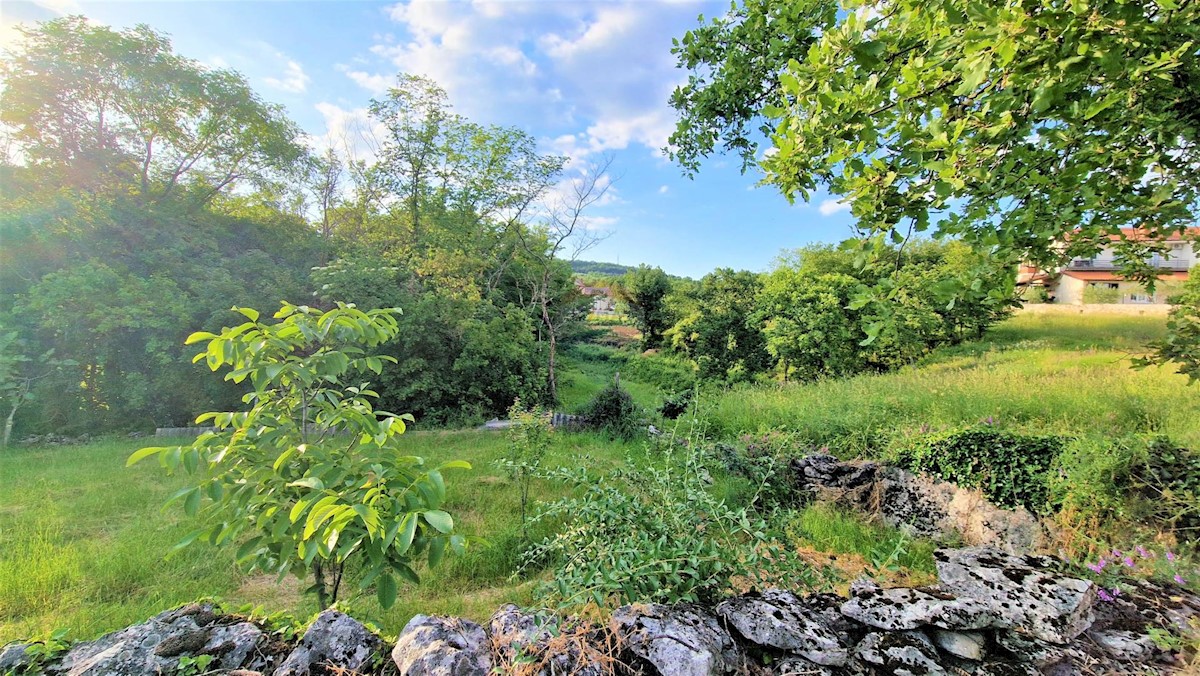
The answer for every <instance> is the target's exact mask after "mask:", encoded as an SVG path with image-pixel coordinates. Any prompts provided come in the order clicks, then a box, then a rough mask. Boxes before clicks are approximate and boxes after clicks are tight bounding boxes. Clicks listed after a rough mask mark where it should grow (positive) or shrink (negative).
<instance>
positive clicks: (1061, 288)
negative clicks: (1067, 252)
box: [1017, 228, 1200, 305]
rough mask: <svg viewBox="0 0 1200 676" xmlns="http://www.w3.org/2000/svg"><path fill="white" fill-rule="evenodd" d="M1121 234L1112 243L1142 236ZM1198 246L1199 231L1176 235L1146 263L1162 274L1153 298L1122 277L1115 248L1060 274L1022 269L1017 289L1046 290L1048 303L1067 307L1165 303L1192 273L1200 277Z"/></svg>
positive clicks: (1068, 265)
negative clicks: (1101, 304) (1085, 304)
mask: <svg viewBox="0 0 1200 676" xmlns="http://www.w3.org/2000/svg"><path fill="white" fill-rule="evenodd" d="M1121 233H1122V234H1121V235H1112V236H1111V237H1110V239H1111V240H1112V241H1114V242H1116V241H1119V240H1121V239H1137V238H1138V237H1139V234H1140V233H1139V232H1138V231H1137V230H1134V229H1122V231H1121ZM1198 242H1200V228H1191V229H1189V230H1188V231H1186V232H1184V233H1182V234H1180V233H1175V234H1172V235H1170V236H1168V237H1167V238H1166V239H1165V241H1164V242H1163V243H1164V248H1165V251H1164V252H1163V254H1162V255H1159V254H1155V255H1153V256H1151V257H1150V258H1149V259H1148V260H1147V261H1146V262H1147V263H1149V264H1150V265H1152V266H1154V268H1156V269H1157V270H1158V271H1159V274H1158V279H1159V281H1160V282H1161V284H1159V285H1157V286H1156V287H1155V292H1154V293H1153V294H1151V293H1149V292H1147V291H1146V289H1145V287H1144V286H1143V285H1142V284H1141V283H1140V282H1135V281H1130V280H1128V279H1125V278H1124V277H1123V276H1121V271H1120V268H1121V264H1120V262H1119V261H1118V260H1117V257H1116V253H1115V251H1114V249H1113V248H1112V247H1104V248H1103V249H1102V250H1101V251H1100V252H1099V253H1097V254H1096V255H1095V256H1092V257H1091V258H1074V259H1072V260H1070V261H1068V262H1067V263H1066V265H1064V266H1062V267H1061V268H1058V269H1057V270H1041V269H1038V268H1036V267H1034V266H1029V265H1024V266H1021V268H1020V269H1019V270H1018V272H1017V285H1018V286H1020V287H1025V288H1038V287H1041V288H1044V289H1045V292H1046V296H1047V298H1048V300H1049V302H1053V303H1062V304H1067V305H1082V304H1084V303H1087V302H1104V303H1121V304H1126V303H1165V302H1166V296H1167V294H1168V293H1169V292H1171V291H1172V290H1173V289H1174V288H1175V287H1177V286H1178V285H1179V284H1182V283H1183V282H1186V281H1187V279H1188V275H1189V274H1190V273H1192V272H1196V273H1197V274H1200V271H1195V270H1193V268H1195V267H1196V266H1197V264H1200V255H1197V251H1196V246H1197V244H1198ZM1089 289H1091V290H1092V291H1089ZM1094 299H1102V300H1094Z"/></svg>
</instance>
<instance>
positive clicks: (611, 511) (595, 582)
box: [526, 446, 820, 607]
mask: <svg viewBox="0 0 1200 676" xmlns="http://www.w3.org/2000/svg"><path fill="white" fill-rule="evenodd" d="M558 477H559V478H560V479H563V480H565V481H567V482H568V483H570V484H571V485H572V486H574V487H576V488H577V489H579V490H580V491H582V494H581V495H579V496H578V497H572V498H567V499H564V500H560V501H558V502H555V503H552V504H549V505H546V506H545V507H544V508H543V510H542V512H541V513H540V514H539V515H538V517H537V519H538V520H543V521H548V522H551V523H557V522H559V521H560V520H561V521H565V525H564V527H562V528H561V529H560V530H559V532H558V534H557V535H555V536H553V537H550V538H547V539H546V540H544V541H543V542H541V543H539V544H538V545H536V546H535V547H533V548H531V549H530V550H529V551H528V552H527V554H526V561H527V565H528V566H531V567H533V566H537V565H540V564H541V563H542V562H545V561H551V562H552V563H553V566H554V574H553V575H552V576H551V580H550V581H548V582H544V583H542V584H541V585H540V586H539V587H538V591H537V595H538V597H539V598H540V599H542V600H544V601H547V602H549V603H551V604H554V605H557V606H560V607H570V606H581V605H585V604H588V603H595V604H596V605H599V606H601V607H615V606H617V605H621V604H625V603H637V602H641V603H650V602H658V603H675V602H680V601H690V602H694V603H695V602H703V603H711V602H713V601H715V600H716V599H718V598H719V597H720V596H721V595H723V594H725V593H728V592H730V591H732V590H733V585H734V581H735V580H736V581H738V583H739V584H750V585H752V586H755V587H759V588H764V587H767V586H771V585H778V584H781V583H786V584H787V585H788V586H789V588H793V589H794V588H802V587H805V586H809V587H811V586H815V585H817V584H818V582H819V580H820V578H819V577H818V576H817V575H816V573H815V572H814V571H813V570H812V568H810V567H809V566H808V565H807V564H806V563H804V562H803V561H802V560H800V559H799V558H798V557H795V556H794V555H793V554H792V553H790V552H789V551H787V548H786V547H785V546H784V545H783V543H782V542H780V541H779V540H777V539H775V538H774V537H772V536H771V535H770V532H771V531H770V528H769V525H768V524H767V522H766V521H765V520H764V519H762V518H761V517H758V516H756V515H754V514H753V513H751V512H750V511H749V510H748V509H747V508H745V507H741V508H735V507H732V506H731V505H729V504H727V503H726V502H725V501H724V500H722V499H719V498H717V497H716V496H714V495H713V492H712V491H711V490H710V487H709V485H708V481H709V479H708V477H709V473H708V471H707V469H706V468H705V466H704V458H703V456H702V454H701V452H700V451H699V450H698V449H696V448H695V447H694V446H690V447H684V448H681V449H680V450H678V451H670V452H668V454H667V455H666V456H665V457H663V458H661V460H660V462H659V463H657V464H655V465H652V466H650V467H646V468H638V469H628V470H621V471H618V472H617V473H616V474H615V475H609V476H594V475H591V474H589V473H587V472H586V471H583V470H580V471H575V472H566V471H564V472H561V473H559V475H558Z"/></svg>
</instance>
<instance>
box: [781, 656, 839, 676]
mask: <svg viewBox="0 0 1200 676" xmlns="http://www.w3.org/2000/svg"><path fill="white" fill-rule="evenodd" d="M768 666H769V668H770V673H772V674H776V675H777V676H834V675H835V674H837V673H838V672H837V671H835V670H834V669H833V668H832V667H825V666H821V665H820V664H816V663H815V662H809V661H808V660H806V659H804V658H803V657H785V658H783V659H781V660H776V661H773V662H771V664H770V665H768Z"/></svg>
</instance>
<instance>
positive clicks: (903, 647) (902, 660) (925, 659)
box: [857, 631, 949, 676]
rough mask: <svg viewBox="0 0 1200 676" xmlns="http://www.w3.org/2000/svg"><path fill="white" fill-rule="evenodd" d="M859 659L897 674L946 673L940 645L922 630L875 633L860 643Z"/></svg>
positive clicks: (889, 672) (903, 675) (911, 675)
mask: <svg viewBox="0 0 1200 676" xmlns="http://www.w3.org/2000/svg"><path fill="white" fill-rule="evenodd" d="M857 654H858V657H859V659H861V660H862V661H864V662H868V663H870V664H874V665H877V666H880V667H883V668H884V670H885V671H884V673H888V674H896V675H897V676H926V675H928V676H933V675H934V674H946V673H949V672H947V670H946V668H945V667H943V666H942V663H941V660H940V658H939V656H938V651H937V648H935V647H934V645H933V642H932V641H930V640H929V637H927V636H925V634H922V633H921V632H919V631H901V632H875V633H871V634H867V637H866V638H864V639H863V640H862V642H861V643H859V644H858V648H857Z"/></svg>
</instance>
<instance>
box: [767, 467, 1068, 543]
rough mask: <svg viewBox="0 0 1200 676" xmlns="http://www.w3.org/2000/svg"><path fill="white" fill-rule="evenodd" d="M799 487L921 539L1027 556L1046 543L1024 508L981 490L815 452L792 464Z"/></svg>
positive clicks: (805, 491) (793, 476) (1039, 527)
mask: <svg viewBox="0 0 1200 676" xmlns="http://www.w3.org/2000/svg"><path fill="white" fill-rule="evenodd" d="M790 471H791V477H792V480H793V482H794V483H795V484H796V487H797V488H798V489H799V490H800V491H801V492H803V493H805V494H807V495H808V496H810V497H811V498H815V499H817V500H823V501H829V502H835V503H838V504H841V505H843V506H845V507H849V508H851V509H855V510H857V511H860V512H863V513H865V514H868V515H870V516H875V517H878V518H880V519H881V520H882V521H884V522H885V523H887V524H889V525H892V526H897V527H905V528H907V529H909V530H911V531H913V532H915V533H916V534H918V535H923V536H931V537H932V536H945V535H950V534H957V535H958V536H960V537H961V538H962V539H963V540H964V541H966V542H967V543H969V544H974V545H985V544H986V545H992V546H996V547H1000V548H1001V549H1004V550H1006V551H1011V552H1022V551H1029V550H1031V549H1034V548H1036V547H1037V546H1038V545H1040V544H1041V543H1042V542H1043V541H1044V537H1045V534H1044V531H1043V528H1042V526H1041V524H1040V522H1039V521H1038V520H1037V518H1036V517H1034V516H1033V515H1032V514H1030V513H1029V511H1028V510H1025V509H1021V508H1018V509H1012V510H1008V509H1001V508H999V507H997V506H995V505H993V504H991V503H990V502H988V501H987V500H986V499H985V498H984V496H983V494H982V493H980V492H979V491H978V490H972V489H966V488H961V487H959V486H956V485H954V484H952V483H949V482H945V481H938V480H936V479H933V478H930V477H927V476H923V475H918V474H913V473H911V472H906V471H904V470H903V469H900V468H898V467H890V466H886V465H880V464H877V463H873V462H861V461H855V462H840V461H839V460H838V459H837V458H834V457H833V456H831V455H825V454H820V453H818V454H814V455H809V456H806V457H804V458H799V459H796V460H793V461H792V464H791V465H790Z"/></svg>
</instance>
